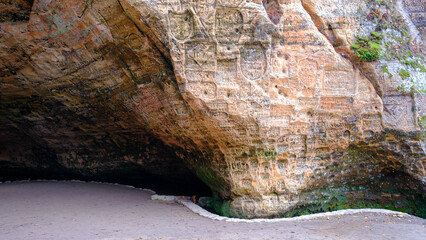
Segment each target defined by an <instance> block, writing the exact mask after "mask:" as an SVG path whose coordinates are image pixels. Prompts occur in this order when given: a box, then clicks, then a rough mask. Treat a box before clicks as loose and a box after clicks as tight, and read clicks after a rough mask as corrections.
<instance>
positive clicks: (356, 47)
mask: <svg viewBox="0 0 426 240" xmlns="http://www.w3.org/2000/svg"><path fill="white" fill-rule="evenodd" d="M356 39H357V40H356V42H355V43H354V44H352V45H351V49H352V51H353V52H354V53H355V55H356V56H357V57H359V58H361V59H362V60H364V61H366V62H373V61H376V60H377V59H379V57H380V55H381V54H380V52H381V51H382V48H381V46H380V43H381V40H382V39H383V35H382V34H380V33H377V32H371V34H370V36H369V37H359V36H357V37H356Z"/></svg>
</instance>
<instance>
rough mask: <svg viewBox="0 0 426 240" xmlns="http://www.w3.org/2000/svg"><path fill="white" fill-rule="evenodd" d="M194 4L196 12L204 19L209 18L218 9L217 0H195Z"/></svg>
mask: <svg viewBox="0 0 426 240" xmlns="http://www.w3.org/2000/svg"><path fill="white" fill-rule="evenodd" d="M193 1H194V2H193V6H194V10H195V13H196V14H197V16H199V17H200V18H201V19H203V20H207V19H209V18H210V17H211V16H212V15H213V13H214V11H215V9H216V0H193Z"/></svg>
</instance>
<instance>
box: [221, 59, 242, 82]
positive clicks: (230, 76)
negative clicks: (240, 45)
mask: <svg viewBox="0 0 426 240" xmlns="http://www.w3.org/2000/svg"><path fill="white" fill-rule="evenodd" d="M237 80H238V65H237V59H225V60H217V71H216V83H217V85H218V86H232V87H238V85H237V84H238V82H237Z"/></svg>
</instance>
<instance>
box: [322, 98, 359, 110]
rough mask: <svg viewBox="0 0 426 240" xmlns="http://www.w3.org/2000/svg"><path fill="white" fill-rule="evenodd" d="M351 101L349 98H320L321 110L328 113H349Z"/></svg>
mask: <svg viewBox="0 0 426 240" xmlns="http://www.w3.org/2000/svg"><path fill="white" fill-rule="evenodd" d="M352 104H353V99H352V98H349V97H321V100H320V108H321V110H328V111H346V112H348V111H351V110H352Z"/></svg>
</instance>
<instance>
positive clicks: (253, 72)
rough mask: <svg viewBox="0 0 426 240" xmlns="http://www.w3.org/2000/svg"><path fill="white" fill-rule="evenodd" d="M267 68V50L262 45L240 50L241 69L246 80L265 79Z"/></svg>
mask: <svg viewBox="0 0 426 240" xmlns="http://www.w3.org/2000/svg"><path fill="white" fill-rule="evenodd" d="M267 67H268V63H267V60H266V50H265V48H263V47H262V46H261V45H260V44H259V45H245V46H244V47H243V48H242V49H241V50H240V68H241V72H242V73H243V75H244V76H245V77H246V78H248V79H250V80H257V79H259V78H261V77H263V75H265V72H266V69H267Z"/></svg>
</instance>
